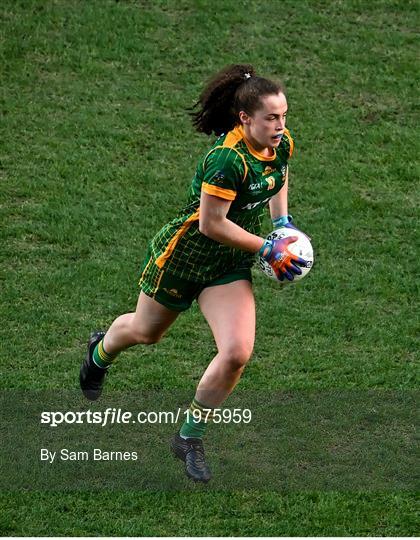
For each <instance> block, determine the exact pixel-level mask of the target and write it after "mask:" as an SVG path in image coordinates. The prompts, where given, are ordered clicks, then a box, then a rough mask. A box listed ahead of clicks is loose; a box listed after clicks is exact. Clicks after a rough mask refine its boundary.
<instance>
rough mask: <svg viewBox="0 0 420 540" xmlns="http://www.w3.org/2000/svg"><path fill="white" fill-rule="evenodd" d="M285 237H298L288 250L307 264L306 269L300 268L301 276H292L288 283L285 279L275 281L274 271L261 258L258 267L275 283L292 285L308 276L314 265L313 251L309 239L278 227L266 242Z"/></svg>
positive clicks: (301, 234) (299, 232) (296, 232)
mask: <svg viewBox="0 0 420 540" xmlns="http://www.w3.org/2000/svg"><path fill="white" fill-rule="evenodd" d="M287 236H297V237H298V239H297V240H296V242H293V243H291V244H289V246H288V249H289V251H290V252H291V253H293V254H294V255H297V256H298V257H301V258H302V259H305V261H306V262H307V265H306V267H302V266H301V267H300V268H301V270H302V274H301V275H297V274H294V279H293V281H289V280H288V279H285V280H284V281H280V280H278V279H277V276H276V274H275V273H274V270H273V269H272V268H271V266H270V265H269V264H268V262H267V261H265V260H264V259H263V258H262V257H259V265H260V268H261V270H262V271H263V272H264V274H265V275H266V276H268V277H270V278H272V279H275V280H276V281H279V283H294V282H296V281H300V280H301V279H303V278H304V277H305V276H306V275H308V274H309V271H310V269H311V268H312V266H313V264H314V251H313V249H312V244H311V242H310V240H309V238H308V237H307V236H306V234H304V233H303V232H301V231H296V230H295V229H289V228H288V227H280V229H276V230H275V231H273V232H271V233H270V234H269V235H268V236H267V240H278V239H281V238H286V237H287Z"/></svg>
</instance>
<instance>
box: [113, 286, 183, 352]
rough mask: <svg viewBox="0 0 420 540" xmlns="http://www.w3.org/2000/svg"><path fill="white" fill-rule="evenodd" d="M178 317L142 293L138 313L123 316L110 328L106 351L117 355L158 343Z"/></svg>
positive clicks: (175, 313)
mask: <svg viewBox="0 0 420 540" xmlns="http://www.w3.org/2000/svg"><path fill="white" fill-rule="evenodd" d="M178 315H179V312H177V311H172V310H170V309H168V308H166V307H165V306H163V305H162V304H159V302H157V301H156V300H153V298H150V297H149V296H147V295H146V294H144V292H141V293H140V296H139V299H138V302H137V308H136V311H135V312H134V313H126V314H125V315H121V316H120V317H118V318H117V319H115V321H114V322H113V323H112V324H111V326H110V327H109V329H108V332H107V333H106V335H105V338H104V349H105V350H106V352H107V353H109V354H117V353H119V352H121V351H123V350H124V349H128V347H132V346H133V345H137V344H139V343H143V344H146V345H149V344H151V343H156V342H157V341H159V340H160V338H161V337H162V336H163V334H164V333H165V331H166V330H167V329H168V328H169V326H170V325H171V324H172V323H173V322H174V321H175V319H176V318H177V317H178Z"/></svg>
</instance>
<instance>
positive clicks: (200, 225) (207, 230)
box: [198, 219, 211, 236]
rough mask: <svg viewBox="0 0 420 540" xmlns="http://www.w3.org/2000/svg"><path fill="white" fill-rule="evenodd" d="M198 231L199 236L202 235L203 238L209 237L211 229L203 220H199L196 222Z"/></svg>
mask: <svg viewBox="0 0 420 540" xmlns="http://www.w3.org/2000/svg"><path fill="white" fill-rule="evenodd" d="M198 230H199V231H200V232H201V234H204V236H210V234H211V232H210V230H211V227H209V224H208V223H207V222H206V221H204V220H201V219H200V220H199V222H198Z"/></svg>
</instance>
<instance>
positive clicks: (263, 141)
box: [239, 92, 287, 152]
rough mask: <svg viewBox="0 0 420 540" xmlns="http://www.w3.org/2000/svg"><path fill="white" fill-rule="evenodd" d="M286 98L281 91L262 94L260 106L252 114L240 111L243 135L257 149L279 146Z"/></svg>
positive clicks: (284, 123) (284, 118)
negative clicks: (266, 94) (267, 94)
mask: <svg viewBox="0 0 420 540" xmlns="http://www.w3.org/2000/svg"><path fill="white" fill-rule="evenodd" d="M286 114H287V100H286V96H285V95H284V94H283V93H281V92H280V93H279V94H272V95H269V96H264V97H263V98H262V99H261V107H260V108H259V109H258V110H256V111H255V112H254V113H253V114H252V115H247V114H246V113H244V112H242V111H241V113H240V114H239V117H240V119H241V121H242V123H243V125H244V130H245V136H246V137H247V139H248V140H249V141H250V143H251V144H252V146H253V147H254V148H255V149H256V150H258V151H260V152H261V151H264V150H271V149H272V148H276V147H277V146H279V144H280V141H281V138H282V136H283V133H284V129H285V127H286Z"/></svg>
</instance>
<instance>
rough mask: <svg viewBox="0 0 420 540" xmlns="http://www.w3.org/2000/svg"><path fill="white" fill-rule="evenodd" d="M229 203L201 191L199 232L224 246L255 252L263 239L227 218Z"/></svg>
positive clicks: (262, 242)
mask: <svg viewBox="0 0 420 540" xmlns="http://www.w3.org/2000/svg"><path fill="white" fill-rule="evenodd" d="M231 204H232V202H231V201H228V200H225V199H222V198H220V197H216V196H214V195H209V194H208V193H204V192H201V200H200V221H199V229H200V232H201V233H202V234H204V235H205V236H208V237H209V238H211V239H212V240H216V242H220V243H221V244H225V245H226V246H230V247H234V248H238V249H243V250H244V251H249V252H251V253H256V252H257V251H258V250H259V249H260V248H261V247H262V245H263V244H264V239H263V238H260V237H259V236H256V235H255V234H252V233H249V232H247V231H246V230H245V229H243V228H242V227H239V225H236V223H233V221H230V219H227V217H226V215H227V213H228V211H229V208H230V205H231Z"/></svg>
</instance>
